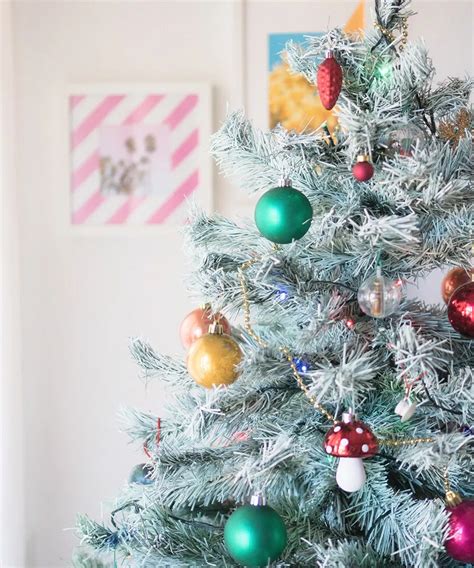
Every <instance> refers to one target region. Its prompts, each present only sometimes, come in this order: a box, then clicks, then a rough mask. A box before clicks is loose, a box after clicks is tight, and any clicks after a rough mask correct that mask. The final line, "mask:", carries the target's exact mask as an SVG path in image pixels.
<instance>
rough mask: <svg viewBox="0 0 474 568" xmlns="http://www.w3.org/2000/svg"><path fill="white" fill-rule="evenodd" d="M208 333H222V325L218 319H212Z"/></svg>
mask: <svg viewBox="0 0 474 568" xmlns="http://www.w3.org/2000/svg"><path fill="white" fill-rule="evenodd" d="M208 333H212V334H214V335H223V333H224V327H223V326H222V325H221V324H220V323H219V322H218V321H213V322H212V323H211V324H210V326H209V331H208Z"/></svg>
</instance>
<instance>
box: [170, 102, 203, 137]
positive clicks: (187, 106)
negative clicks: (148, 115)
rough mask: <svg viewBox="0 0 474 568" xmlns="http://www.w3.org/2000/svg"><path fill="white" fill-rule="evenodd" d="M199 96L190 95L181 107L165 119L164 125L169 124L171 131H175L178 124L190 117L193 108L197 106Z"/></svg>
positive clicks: (181, 103)
mask: <svg viewBox="0 0 474 568" xmlns="http://www.w3.org/2000/svg"><path fill="white" fill-rule="evenodd" d="M197 102H198V96H197V95H188V96H187V97H184V99H183V100H182V101H181V102H180V103H179V105H178V106H177V107H176V108H175V109H174V110H173V111H171V113H170V114H169V115H168V116H167V118H165V120H164V124H167V125H168V126H169V127H170V128H171V130H174V129H175V128H176V127H177V126H178V124H179V123H180V122H181V121H182V120H183V119H184V118H185V116H186V115H188V114H189V113H190V112H191V111H192V110H193V108H194V107H195V106H196V105H197Z"/></svg>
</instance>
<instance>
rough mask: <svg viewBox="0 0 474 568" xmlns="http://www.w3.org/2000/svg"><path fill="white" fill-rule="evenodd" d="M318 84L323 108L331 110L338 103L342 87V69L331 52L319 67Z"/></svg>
mask: <svg viewBox="0 0 474 568" xmlns="http://www.w3.org/2000/svg"><path fill="white" fill-rule="evenodd" d="M316 83H317V85H318V92H319V98H320V99H321V103H322V105H323V107H324V108H325V109H327V110H331V109H332V107H333V106H334V105H335V104H336V102H337V98H338V97H339V94H340V92H341V87H342V68H341V66H340V65H339V63H338V62H337V61H336V60H335V59H334V57H333V55H332V53H331V52H329V54H328V56H327V57H326V59H325V60H324V61H323V62H322V63H321V65H320V66H319V67H318V72H317V74H316Z"/></svg>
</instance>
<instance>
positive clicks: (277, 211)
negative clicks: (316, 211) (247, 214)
mask: <svg viewBox="0 0 474 568" xmlns="http://www.w3.org/2000/svg"><path fill="white" fill-rule="evenodd" d="M312 218H313V208H312V207H311V203H310V202H309V200H308V198H307V197H306V195H304V194H303V193H301V191H298V190H297V189H295V188H294V187H292V185H291V182H290V181H289V180H283V181H282V183H281V185H280V186H279V187H274V188H273V189H270V190H269V191H267V192H266V193H265V194H264V195H262V197H261V198H260V199H259V200H258V203H257V206H256V208H255V224H256V225H257V227H258V230H259V231H260V233H261V234H262V235H263V236H264V237H265V238H266V239H268V240H269V241H272V242H274V243H279V244H287V243H291V241H293V240H298V239H301V237H302V236H303V235H305V234H306V233H307V231H308V229H309V227H310V225H311V219H312Z"/></svg>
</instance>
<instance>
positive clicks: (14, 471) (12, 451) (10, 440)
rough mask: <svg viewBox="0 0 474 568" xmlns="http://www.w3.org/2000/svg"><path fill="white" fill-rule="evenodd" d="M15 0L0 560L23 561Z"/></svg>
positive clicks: (5, 64) (2, 205) (0, 150)
mask: <svg viewBox="0 0 474 568" xmlns="http://www.w3.org/2000/svg"><path fill="white" fill-rule="evenodd" d="M12 48H13V46H12V6H11V3H10V2H2V3H0V133H2V135H1V136H0V192H1V198H0V258H1V265H0V321H1V328H0V369H1V371H0V373H1V375H0V376H1V380H0V503H1V506H0V564H2V560H3V563H4V565H7V566H9V565H13V566H23V565H24V564H25V561H24V558H25V556H24V554H25V547H24V538H25V525H24V520H25V519H24V477H23V475H24V459H23V458H24V437H23V432H24V431H23V409H22V406H23V392H22V391H23V389H22V380H21V369H20V347H21V341H20V304H19V299H20V298H19V293H18V283H19V267H18V224H17V196H16V191H15V189H14V188H15V187H16V184H15V164H14V146H15V121H14V109H15V104H14V101H15V92H14V88H13V49H12Z"/></svg>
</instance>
